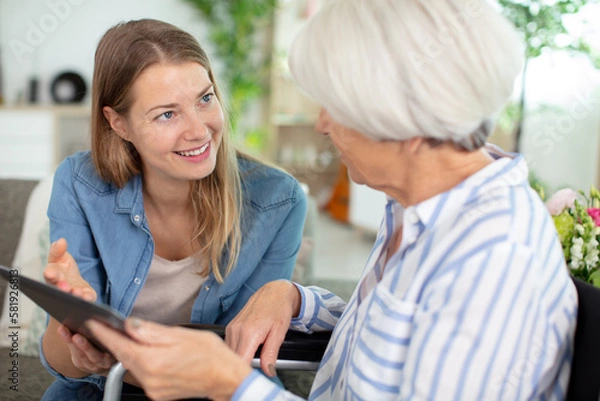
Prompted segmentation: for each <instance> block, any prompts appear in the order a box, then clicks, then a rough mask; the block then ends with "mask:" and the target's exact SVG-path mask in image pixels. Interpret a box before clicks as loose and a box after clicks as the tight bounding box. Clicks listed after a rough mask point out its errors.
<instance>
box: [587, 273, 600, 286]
mask: <svg viewBox="0 0 600 401" xmlns="http://www.w3.org/2000/svg"><path fill="white" fill-rule="evenodd" d="M587 281H588V283H590V284H592V285H593V286H594V287H600V270H595V271H594V272H593V273H592V274H590V276H589V277H588V280H587Z"/></svg>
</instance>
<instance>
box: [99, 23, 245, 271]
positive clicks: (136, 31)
mask: <svg viewBox="0 0 600 401" xmlns="http://www.w3.org/2000/svg"><path fill="white" fill-rule="evenodd" d="M190 61H192V62H197V63H200V64H201V65H202V66H203V67H204V68H205V69H206V71H207V72H208V76H209V78H210V80H211V82H212V83H213V84H214V89H215V95H216V96H217V98H218V99H219V101H220V102H221V104H223V99H222V96H221V95H220V91H219V88H218V85H217V82H216V80H215V77H214V74H213V71H212V69H211V67H210V62H209V60H208V57H207V55H206V53H205V52H204V50H203V49H202V48H201V47H200V45H199V44H198V42H197V41H196V40H195V39H194V38H193V37H192V36H191V35H190V34H188V33H187V32H185V31H183V30H181V29H179V28H177V27H175V26H173V25H171V24H168V23H165V22H162V21H158V20H151V19H143V20H137V21H129V22H125V23H121V24H118V25H116V26H114V27H113V28H111V29H109V30H108V31H107V32H106V34H104V36H103V37H102V39H101V40H100V43H99V44H98V48H97V49H96V57H95V67H94V77H93V82H92V116H91V137H92V160H93V162H94V165H95V167H96V170H97V172H98V174H99V175H100V177H101V178H102V179H104V180H105V181H108V182H111V183H113V184H115V185H116V186H117V187H119V188H122V187H123V186H124V185H125V184H126V183H127V182H128V181H129V180H130V179H131V178H132V177H134V176H135V175H137V174H140V173H141V171H142V169H141V160H140V156H139V154H138V152H137V151H136V149H135V147H134V146H133V145H132V144H131V143H130V142H127V141H125V140H124V139H122V138H121V137H120V136H119V135H117V134H116V133H115V132H114V131H113V130H112V129H111V127H110V124H109V122H108V121H107V120H106V118H105V117H104V114H103V112H102V109H103V107H104V106H109V107H111V108H112V109H113V110H115V111H116V112H117V113H119V114H120V115H122V116H126V115H127V113H128V112H129V109H130V107H131V105H132V102H133V99H132V97H131V87H132V86H133V83H134V82H135V80H136V79H137V77H138V76H139V75H140V74H141V72H142V71H144V70H145V69H146V68H148V67H150V66H152V65H155V64H158V63H171V64H180V63H185V62H190ZM223 109H224V112H225V109H226V107H225V106H223ZM227 120H228V119H227V118H225V121H226V122H227ZM241 199H242V194H241V183H240V172H239V169H238V163H237V153H236V150H235V148H234V146H233V143H232V141H231V140H230V138H229V135H228V127H227V124H226V126H225V127H224V129H223V138H222V141H221V146H220V147H219V149H218V152H217V162H216V166H215V170H214V171H213V173H212V174H210V175H209V176H207V177H206V178H204V179H202V180H197V181H192V182H191V183H190V201H191V203H192V206H193V212H194V217H195V221H196V225H195V228H194V233H193V238H192V240H193V242H194V245H195V246H196V245H197V247H198V250H199V256H200V257H201V258H202V259H204V260H206V261H207V263H204V267H203V269H202V271H201V274H203V275H208V273H209V272H210V270H211V269H212V272H213V273H214V275H215V278H216V279H217V281H219V282H222V281H223V278H224V276H226V275H227V274H229V272H231V270H232V269H233V266H234V265H235V263H236V261H237V258H238V254H239V249H240V241H241V239H240V237H241V236H240V230H241V228H240V216H241V208H242V201H241ZM224 250H228V251H229V252H228V253H229V257H228V260H227V263H226V266H225V267H224V268H223V266H221V258H222V257H223V251H224Z"/></svg>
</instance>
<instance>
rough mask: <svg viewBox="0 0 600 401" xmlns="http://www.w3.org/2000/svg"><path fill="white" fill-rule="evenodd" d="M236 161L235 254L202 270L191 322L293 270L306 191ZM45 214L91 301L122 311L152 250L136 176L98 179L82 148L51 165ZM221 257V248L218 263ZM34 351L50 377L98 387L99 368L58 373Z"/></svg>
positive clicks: (211, 317) (226, 309) (212, 320)
mask: <svg viewBox="0 0 600 401" xmlns="http://www.w3.org/2000/svg"><path fill="white" fill-rule="evenodd" d="M238 165H239V169H240V174H241V181H242V193H243V205H242V213H241V214H242V219H241V228H242V238H241V249H240V253H239V256H238V261H237V263H236V265H235V267H234V269H233V270H232V271H231V273H230V274H229V275H228V276H227V277H226V278H225V280H224V282H223V283H218V282H217V281H216V279H215V277H214V275H213V274H212V273H211V274H210V275H209V276H208V278H207V280H206V282H205V283H204V284H203V285H202V287H201V289H200V292H199V294H198V297H197V299H196V301H195V302H194V306H193V308H192V313H191V316H190V322H191V323H204V324H221V325H226V324H227V323H229V322H230V321H231V320H232V319H233V318H234V317H235V315H236V314H237V313H238V312H239V311H240V310H241V309H242V307H243V306H244V305H245V303H246V301H247V300H248V299H249V298H250V296H252V294H254V293H255V292H256V291H257V290H258V289H259V288H260V287H261V286H262V285H264V284H265V283H267V282H269V281H272V280H277V279H290V278H291V276H292V270H293V268H294V265H295V261H296V254H297V252H298V250H299V248H300V242H301V240H302V229H303V225H304V219H305V216H306V196H305V194H304V192H303V190H302V189H301V187H300V185H299V184H298V182H297V181H296V180H295V179H294V178H292V177H291V176H289V175H288V174H286V173H284V172H283V171H280V170H278V169H275V168H272V167H268V166H265V165H263V164H260V163H258V162H255V161H251V160H248V159H245V158H241V157H239V158H238ZM48 217H49V219H50V240H51V241H56V240H58V239H59V238H63V237H64V238H66V239H67V242H68V251H69V252H70V253H71V255H73V257H74V258H75V260H76V261H77V264H78V266H79V270H80V272H81V275H82V276H83V278H84V279H85V280H86V281H87V282H88V283H89V284H90V285H91V286H92V287H93V288H94V290H96V293H97V294H98V300H97V302H98V303H104V304H108V305H110V306H111V307H113V308H114V309H116V310H118V311H119V312H121V313H122V314H123V315H125V316H128V315H129V314H130V312H131V310H132V308H133V304H134V302H135V300H136V298H137V296H138V294H139V292H140V290H141V288H142V286H143V285H144V281H145V280H146V276H147V274H148V271H149V269H150V263H151V261H152V256H153V255H154V240H153V238H152V234H151V233H150V229H149V227H148V221H147V219H146V216H145V213H144V202H143V196H142V177H141V175H137V176H135V177H134V178H133V179H131V180H130V181H129V182H128V183H127V184H126V185H125V186H124V187H123V188H121V189H119V188H118V187H116V186H114V185H113V184H110V183H107V182H105V181H103V180H102V179H100V178H99V176H98V175H97V173H96V170H95V167H94V165H93V163H92V160H91V154H90V153H89V152H80V153H77V154H75V155H73V156H70V157H68V158H67V159H65V160H64V161H63V162H62V163H61V164H60V166H59V167H58V168H57V170H56V173H55V176H54V185H53V189H52V196H51V199H50V203H49V206H48ZM228 256H229V255H228V254H227V252H226V251H225V252H224V254H223V258H222V261H223V263H224V264H225V263H226V262H227V258H228ZM165 291H168V289H165ZM40 354H41V359H42V363H43V364H44V365H45V366H46V368H47V369H48V370H49V371H50V373H52V374H53V375H54V376H55V377H58V378H63V379H66V380H67V381H70V382H75V381H86V382H92V383H95V384H97V385H98V386H100V387H101V388H102V387H103V382H104V378H103V377H101V376H98V375H92V376H88V377H86V378H83V379H71V378H65V377H64V376H62V375H61V374H59V373H58V372H56V371H55V370H54V369H52V368H51V367H50V366H49V365H48V363H47V361H46V360H45V358H44V356H43V352H40ZM71 384H74V383H71Z"/></svg>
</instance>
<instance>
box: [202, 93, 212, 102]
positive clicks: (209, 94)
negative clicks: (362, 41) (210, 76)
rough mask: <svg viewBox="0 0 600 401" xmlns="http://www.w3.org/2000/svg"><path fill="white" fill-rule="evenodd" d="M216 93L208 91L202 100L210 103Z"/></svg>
mask: <svg viewBox="0 0 600 401" xmlns="http://www.w3.org/2000/svg"><path fill="white" fill-rule="evenodd" d="M213 96H214V95H213V94H212V93H207V94H206V95H204V96H202V101H203V102H204V103H209V102H210V101H211V100H212V97H213Z"/></svg>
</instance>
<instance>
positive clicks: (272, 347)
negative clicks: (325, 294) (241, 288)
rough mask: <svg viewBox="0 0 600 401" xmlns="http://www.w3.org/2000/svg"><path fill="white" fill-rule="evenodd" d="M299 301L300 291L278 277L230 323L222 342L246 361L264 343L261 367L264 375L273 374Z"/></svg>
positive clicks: (258, 292) (263, 288) (249, 301)
mask: <svg viewBox="0 0 600 401" xmlns="http://www.w3.org/2000/svg"><path fill="white" fill-rule="evenodd" d="M300 303H301V296H300V292H299V291H298V289H297V288H296V286H295V285H294V284H292V283H291V282H290V281H286V280H277V281H272V282H270V283H267V284H265V285H264V286H263V287H262V288H260V289H259V290H258V291H257V292H256V294H254V295H253V296H252V297H251V298H250V299H249V300H248V302H247V303H246V306H244V308H243V309H242V310H241V311H240V313H238V315H237V316H236V317H235V318H234V319H233V320H232V321H231V322H230V323H229V325H228V326H227V328H226V330H225V342H226V343H227V345H229V347H231V349H232V350H234V351H235V352H236V353H237V354H238V355H240V356H241V357H242V359H244V360H245V361H246V362H248V363H250V361H251V360H252V358H253V357H254V354H255V353H256V350H257V349H258V347H259V346H260V345H261V344H263V348H262V351H261V354H260V365H261V368H262V370H263V371H264V372H265V373H266V374H267V375H269V376H275V375H276V371H275V362H276V360H277V355H278V353H279V348H280V346H281V343H282V342H283V340H284V338H285V335H286V333H287V331H288V329H289V327H290V321H291V319H292V317H294V316H297V315H298V313H299V310H300Z"/></svg>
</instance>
